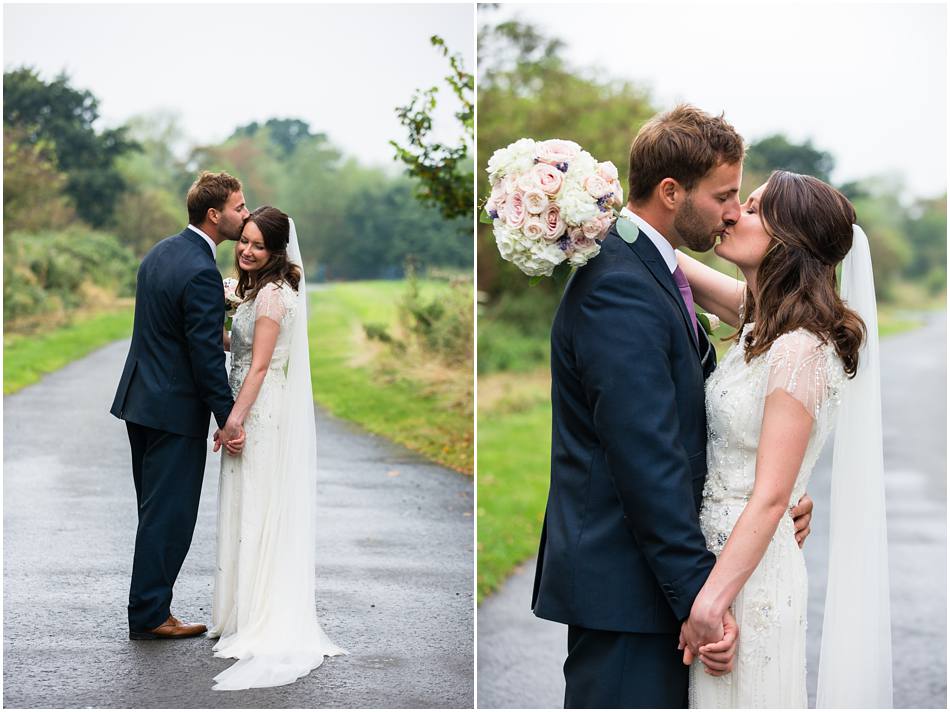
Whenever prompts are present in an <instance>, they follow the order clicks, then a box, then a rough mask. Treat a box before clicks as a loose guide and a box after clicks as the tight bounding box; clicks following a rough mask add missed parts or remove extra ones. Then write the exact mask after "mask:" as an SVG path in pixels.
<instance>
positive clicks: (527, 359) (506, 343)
mask: <svg viewBox="0 0 950 712" xmlns="http://www.w3.org/2000/svg"><path fill="white" fill-rule="evenodd" d="M550 356H551V346H550V341H549V339H548V336H547V334H545V335H543V336H538V335H526V334H525V333H524V332H523V331H522V330H521V329H520V328H519V327H517V326H514V325H512V324H511V323H509V322H505V321H490V322H489V321H487V320H484V319H481V318H480V319H479V321H478V373H479V375H481V374H487V373H495V372H497V371H515V372H517V373H524V372H526V371H533V370H534V369H536V368H538V367H539V366H544V365H547V363H548V362H549V361H550Z"/></svg>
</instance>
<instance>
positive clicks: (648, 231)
mask: <svg viewBox="0 0 950 712" xmlns="http://www.w3.org/2000/svg"><path fill="white" fill-rule="evenodd" d="M620 214H621V215H624V216H626V217H628V218H630V219H631V220H633V222H635V223H636V224H637V227H639V228H640V229H641V230H643V233H644V234H645V235H646V236H647V237H649V238H650V242H652V243H653V244H654V245H655V246H656V249H657V250H659V252H660V256H661V257H662V258H663V262H665V263H666V266H667V268H668V269H669V270H670V274H672V273H673V272H674V271H675V270H676V266H677V265H676V250H674V249H673V246H672V245H671V244H670V243H669V242H668V241H667V239H666V238H665V237H663V235H661V234H660V233H659V232H658V231H657V229H656V228H655V227H653V226H652V225H651V224H650V223H648V222H647V221H646V220H644V219H643V218H641V217H640V216H639V215H637V214H636V213H635V212H633V211H632V210H631V209H630V208H628V207H626V206H624V208H623V210H621V211H620Z"/></svg>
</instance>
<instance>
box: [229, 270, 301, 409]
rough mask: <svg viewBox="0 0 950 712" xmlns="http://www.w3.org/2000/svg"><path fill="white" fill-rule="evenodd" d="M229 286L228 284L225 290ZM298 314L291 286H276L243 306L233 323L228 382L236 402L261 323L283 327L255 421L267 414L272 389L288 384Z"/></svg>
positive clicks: (238, 309)
mask: <svg viewBox="0 0 950 712" xmlns="http://www.w3.org/2000/svg"><path fill="white" fill-rule="evenodd" d="M228 286H229V285H228V284H227V283H226V284H225V288H226V289H227V287H228ZM296 310H297V296H296V293H295V292H294V290H293V287H291V286H290V285H289V284H285V283H282V284H280V285H278V284H277V283H275V282H271V283H269V284H266V285H264V287H263V288H262V289H261V290H260V292H259V293H258V294H257V295H256V296H255V297H254V298H253V299H250V300H248V301H245V302H242V303H241V304H240V305H239V306H238V308H237V311H236V312H235V313H234V317H233V319H232V322H231V373H230V374H229V376H228V382H229V383H230V385H231V392H232V393H233V394H234V397H235V398H237V395H238V393H239V392H240V390H241V385H242V384H243V383H244V378H245V377H246V376H247V373H248V371H249V370H250V368H251V357H252V348H253V345H254V326H255V324H256V323H257V320H258V319H261V318H264V317H266V318H269V319H272V320H273V321H275V322H277V323H278V324H279V325H280V333H279V334H278V336H277V344H276V345H275V346H274V353H273V355H272V356H271V360H270V366H269V367H268V371H267V376H266V378H265V379H264V383H263V385H262V386H261V390H260V393H259V394H258V396H257V400H256V401H255V402H254V405H253V406H252V408H251V411H250V412H249V413H248V419H249V420H251V421H253V419H254V418H255V417H256V416H257V415H258V413H260V412H261V411H267V410H268V409H267V404H268V401H269V399H270V398H271V396H274V395H276V394H274V393H271V390H272V388H273V387H278V388H279V387H282V386H283V385H284V383H285V382H286V368H287V359H288V357H289V355H290V339H291V335H292V334H293V329H292V328H291V326H292V324H293V319H294V317H295V315H296Z"/></svg>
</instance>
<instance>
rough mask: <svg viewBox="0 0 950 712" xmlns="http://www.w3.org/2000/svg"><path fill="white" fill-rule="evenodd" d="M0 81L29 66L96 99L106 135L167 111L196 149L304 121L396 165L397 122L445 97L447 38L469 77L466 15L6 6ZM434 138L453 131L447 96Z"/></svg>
mask: <svg viewBox="0 0 950 712" xmlns="http://www.w3.org/2000/svg"><path fill="white" fill-rule="evenodd" d="M3 15H4V27H3V44H4V47H3V61H4V69H5V70H6V69H10V68H11V67H13V66H19V65H23V64H27V65H32V66H34V67H36V68H37V69H39V70H40V73H41V75H42V76H43V77H44V78H45V79H52V78H53V77H54V76H55V75H56V74H57V73H58V72H59V71H60V70H63V69H65V70H66V71H67V72H68V74H69V75H70V77H71V84H72V86H74V87H76V88H79V89H89V90H90V91H92V93H93V94H95V95H96V96H97V97H98V99H99V110H100V115H101V117H102V125H103V126H115V125H118V124H120V123H122V122H124V121H125V120H127V119H128V118H129V117H131V116H133V115H135V114H141V113H147V112H151V111H153V110H156V109H163V110H166V109H170V110H173V111H177V112H178V113H179V114H180V116H181V123H182V126H183V128H184V129H185V132H186V133H187V135H188V136H189V137H190V138H191V139H192V140H193V141H194V142H198V143H201V142H209V143H210V142H218V141H221V140H223V139H225V138H227V136H229V135H230V134H231V132H232V131H233V130H234V129H235V128H236V127H237V126H239V125H243V124H247V123H250V122H251V121H265V120H267V119H269V118H299V119H303V120H304V121H307V122H308V123H309V124H310V126H311V129H312V130H313V131H315V132H319V131H323V132H326V133H327V134H329V137H330V139H331V140H332V141H333V142H334V143H335V144H337V145H338V146H340V147H341V148H343V149H344V150H345V151H346V152H347V153H350V154H352V155H355V156H356V157H358V158H359V159H361V160H362V161H363V162H366V163H391V162H392V157H393V150H392V148H391V147H390V146H389V145H388V144H387V141H388V140H389V139H397V140H401V141H404V140H405V130H404V129H403V128H402V127H401V126H400V125H399V123H398V120H397V118H396V115H395V113H394V109H395V107H396V106H398V105H403V104H406V103H407V102H408V100H409V98H410V97H411V95H412V93H413V91H414V90H415V89H416V88H421V87H428V86H431V85H434V84H439V85H442V84H443V82H442V78H443V77H444V76H445V75H447V74H448V73H449V66H448V62H447V60H446V59H444V58H443V57H442V56H441V55H439V53H438V52H437V50H436V49H435V48H434V47H432V46H430V44H429V37H430V36H431V35H433V34H438V35H441V36H442V38H443V39H445V41H446V43H447V44H448V45H449V47H450V48H451V49H452V50H453V51H455V52H461V53H462V54H463V56H464V58H465V68H466V69H467V70H468V71H474V68H475V61H474V40H473V33H474V11H473V8H472V6H471V5H469V4H441V5H250V4H247V5H241V4H217V5H181V4H178V5H172V4H165V5H122V4H110V5H84V4H69V5H24V4H17V5H10V4H7V5H5V6H4V9H3ZM439 95H440V96H441V97H443V98H444V99H443V101H442V105H441V106H440V107H439V109H440V110H439V111H438V112H437V115H436V116H437V129H438V127H439V126H440V125H441V126H445V131H444V133H443V132H439V135H440V136H441V137H442V138H445V139H454V138H456V137H457V135H458V130H457V128H456V124H455V121H454V119H453V118H452V111H453V110H454V109H455V108H456V104H454V102H453V103H451V104H450V99H454V97H452V96H451V94H450V93H449V91H448V89H447V88H443V89H442V90H441V91H440V94H439Z"/></svg>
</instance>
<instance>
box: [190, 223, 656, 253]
mask: <svg viewBox="0 0 950 712" xmlns="http://www.w3.org/2000/svg"><path fill="white" fill-rule="evenodd" d="M178 224H179V225H180V224H181V223H178ZM188 229H189V230H194V231H195V232H197V233H198V234H199V235H201V236H202V237H203V238H204V239H205V242H207V243H208V244H209V245H211V256H212V257H213V258H214V259H217V258H218V246H217V245H216V244H214V240H212V239H211V238H210V237H208V236H207V235H205V234H204V233H203V232H202V231H201V230H199V229H198V228H196V227H195V226H194V225H192V224H191V223H188ZM658 234H659V233H658Z"/></svg>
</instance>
